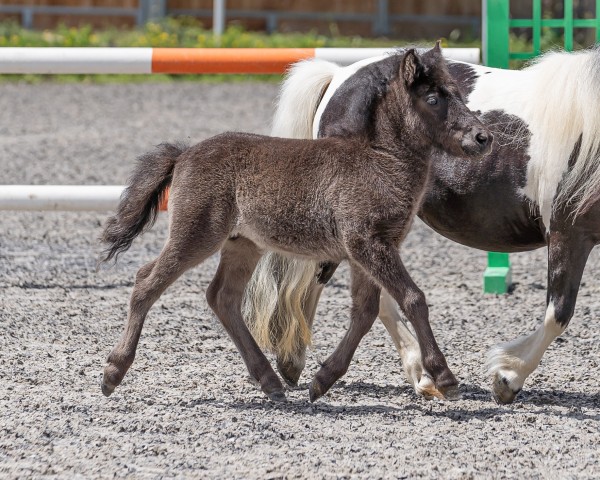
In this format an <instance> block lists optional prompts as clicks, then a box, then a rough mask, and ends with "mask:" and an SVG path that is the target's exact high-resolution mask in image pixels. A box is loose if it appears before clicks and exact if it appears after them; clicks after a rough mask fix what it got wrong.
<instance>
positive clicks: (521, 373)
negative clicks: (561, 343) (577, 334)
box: [487, 302, 566, 403]
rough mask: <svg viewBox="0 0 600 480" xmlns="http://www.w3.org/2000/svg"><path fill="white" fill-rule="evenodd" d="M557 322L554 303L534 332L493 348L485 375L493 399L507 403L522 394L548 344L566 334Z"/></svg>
mask: <svg viewBox="0 0 600 480" xmlns="http://www.w3.org/2000/svg"><path fill="white" fill-rule="evenodd" d="M565 328H566V325H561V324H560V323H558V321H557V319H556V314H555V310H554V304H553V303H552V302H550V303H549V304H548V307H547V308H546V318H544V323H543V324H542V325H540V326H539V327H538V328H537V329H536V330H535V331H534V332H533V333H531V334H530V335H526V336H523V337H520V338H517V339H516V340H513V341H511V342H506V343H503V344H500V345H496V346H495V347H493V348H492V349H491V350H490V352H489V354H488V361H487V364H488V373H489V374H490V375H492V377H493V385H492V388H493V394H494V398H495V399H496V400H497V401H498V402H500V403H510V402H511V401H512V400H513V399H514V397H515V396H516V395H517V394H518V393H519V392H520V391H521V389H522V388H523V384H524V383H525V379H526V378H527V377H528V376H529V375H530V374H531V373H532V372H533V371H534V370H535V369H536V368H537V366H538V365H539V363H540V361H541V359H542V357H543V355H544V352H545V351H546V350H547V348H548V347H549V346H550V344H551V343H552V342H553V341H554V339H556V337H558V336H559V335H560V334H561V333H563V332H564V331H565Z"/></svg>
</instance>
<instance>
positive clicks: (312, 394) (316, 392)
mask: <svg viewBox="0 0 600 480" xmlns="http://www.w3.org/2000/svg"><path fill="white" fill-rule="evenodd" d="M325 393H326V391H324V390H323V387H322V386H321V384H320V383H319V382H318V381H317V379H316V378H315V379H314V380H313V381H312V382H311V384H310V386H309V387H308V396H309V398H310V403H314V402H315V401H317V400H318V399H319V398H321V397H322V396H323V395H325Z"/></svg>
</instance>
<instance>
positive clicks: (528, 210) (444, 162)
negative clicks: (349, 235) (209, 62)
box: [244, 49, 600, 403]
mask: <svg viewBox="0 0 600 480" xmlns="http://www.w3.org/2000/svg"><path fill="white" fill-rule="evenodd" d="M391 65H392V60H391V58H390V57H387V58H386V57H383V58H376V59H369V60H366V61H362V62H359V63H357V64H354V65H351V66H349V67H345V68H342V67H339V66H337V65H335V64H332V63H330V62H325V61H323V60H309V61H305V62H301V63H299V64H296V65H295V66H294V67H293V68H292V70H291V72H290V74H289V75H288V77H287V79H286V81H285V82H284V84H283V87H282V90H281V96H280V100H279V105H278V110H277V112H276V115H275V118H274V124H273V130H272V133H273V135H278V136H284V137H295V138H311V137H315V138H316V137H327V136H329V135H333V136H336V137H340V136H344V135H349V136H350V135H352V134H353V132H354V131H356V130H362V129H364V128H366V125H367V124H368V123H369V122H371V119H370V117H369V114H368V111H367V109H365V108H364V104H365V101H366V99H368V98H370V96H371V95H373V92H374V91H376V90H377V89H378V84H379V83H380V82H382V81H383V80H384V79H385V78H386V76H387V75H388V74H389V71H390V68H391ZM448 68H449V71H450V74H451V75H452V76H453V77H454V79H455V81H456V83H457V85H458V87H459V89H460V91H461V94H462V95H463V97H464V98H465V99H466V101H467V106H468V107H469V108H470V109H472V110H476V111H478V113H479V114H480V118H481V120H482V121H483V123H484V125H486V126H487V127H488V128H489V130H490V131H491V132H492V133H493V134H494V137H495V141H494V144H493V148H492V153H491V154H490V155H488V156H486V157H485V158H484V159H483V160H482V161H481V162H465V159H464V158H462V156H460V155H458V156H456V155H454V154H452V153H447V152H441V151H439V150H434V151H432V155H433V158H432V159H431V160H432V167H431V168H432V172H431V176H430V182H429V185H428V188H427V192H426V193H425V196H424V199H423V202H422V204H421V207H420V210H419V212H418V216H419V217H420V218H421V219H422V220H423V221H424V222H425V223H426V224H427V225H429V226H430V227H431V228H433V229H434V230H435V231H437V232H438V233H440V234H441V235H443V236H445V237H447V238H449V239H451V240H454V241H456V242H458V243H461V244H463V245H466V246H469V247H473V248H478V249H482V250H487V251H501V252H521V251H527V250H533V249H536V248H540V247H543V246H547V247H548V291H547V308H546V312H545V314H544V316H543V322H542V324H541V325H540V326H539V328H538V329H537V330H535V331H534V332H533V333H531V334H530V335H527V336H525V337H522V338H518V339H516V340H514V341H511V342H508V343H505V344H502V345H498V346H495V347H494V348H492V350H491V351H490V353H489V357H488V371H489V373H490V375H491V376H492V378H493V383H492V389H493V395H494V398H495V399H496V400H497V401H498V402H502V403H509V402H512V401H513V400H514V398H515V396H516V395H517V394H518V393H519V391H520V390H521V388H522V387H523V384H524V382H525V379H526V378H527V376H528V375H529V374H531V373H532V372H533V371H534V370H535V368H536V367H537V365H538V364H539V362H540V360H541V358H542V356H543V354H544V352H545V350H546V349H547V348H548V346H549V345H550V343H551V342H552V341H553V340H554V339H555V338H556V337H557V336H558V335H560V334H561V333H562V332H563V331H564V330H565V328H566V327H567V325H568V323H569V321H570V319H571V317H572V316H573V311H574V308H575V300H576V298H577V291H578V289H579V284H580V281H581V276H582V273H583V270H584V267H585V264H586V261H587V258H588V255H589V253H590V251H591V250H592V248H593V247H594V246H595V245H597V244H598V243H599V242H600V50H599V49H592V50H587V51H582V52H578V53H549V54H547V55H545V56H543V57H541V58H539V59H538V60H537V61H536V62H535V63H533V64H532V65H531V66H529V67H527V68H525V69H523V70H520V71H510V70H499V69H493V68H488V67H484V66H477V65H469V64H465V63H460V62H455V61H450V62H449V63H448ZM466 226H468V228H465V227H466ZM334 270H335V265H332V264H319V263H317V262H314V261H306V260H303V261H299V260H295V261H293V262H292V261H289V260H287V259H286V258H282V257H279V256H278V255H276V254H269V255H267V256H265V257H264V258H263V259H262V260H261V262H260V264H259V265H258V267H257V269H256V271H255V274H254V276H253V278H252V279H251V281H250V283H249V286H248V290H247V293H246V296H245V301H244V311H245V316H246V318H247V319H248V322H249V323H250V324H251V325H255V327H254V331H255V336H256V338H257V339H259V343H261V345H262V346H263V347H264V348H267V349H270V350H272V351H274V352H275V353H276V354H277V364H278V367H279V370H280V371H281V373H282V374H283V376H284V377H285V378H286V380H287V381H288V382H289V383H291V384H295V383H296V382H297V381H298V378H299V376H300V373H301V371H302V369H303V368H304V361H305V349H306V345H307V343H306V342H305V341H304V339H305V338H307V336H306V335H304V336H300V335H294V334H293V332H298V331H301V330H302V331H304V330H309V329H310V328H311V326H312V320H313V317H314V312H315V309H316V303H317V301H318V299H319V295H320V293H321V290H322V288H323V284H324V283H325V282H326V281H327V279H328V278H329V277H330V276H331V274H332V273H333V271H334ZM273 292H275V293H273ZM379 317H380V318H381V320H382V322H383V323H384V325H385V327H386V328H387V330H388V332H389V333H390V335H391V337H392V339H393V341H394V343H395V345H396V347H397V350H398V351H399V353H400V356H401V357H402V360H403V367H404V370H405V374H406V376H407V378H408V380H409V382H410V383H411V384H412V385H413V386H414V388H415V390H416V392H417V393H419V394H423V395H430V394H431V393H432V391H433V392H434V395H435V396H443V393H442V392H435V388H434V385H433V384H432V381H431V375H430V372H428V368H427V366H426V365H424V364H423V363H422V362H421V358H422V355H421V352H420V351H419V342H417V341H416V340H415V337H414V336H413V334H412V333H411V331H410V330H409V329H408V328H407V327H406V325H405V324H404V322H403V320H402V318H401V317H400V315H399V312H398V309H397V307H396V305H395V304H394V302H392V301H391V299H390V297H389V296H388V294H387V293H386V292H385V291H383V292H382V295H381V302H380V310H379ZM268 331H271V332H273V331H274V332H292V334H290V333H288V334H285V335H280V336H278V337H277V338H275V339H273V338H269V337H267V336H266V335H265V332H268Z"/></svg>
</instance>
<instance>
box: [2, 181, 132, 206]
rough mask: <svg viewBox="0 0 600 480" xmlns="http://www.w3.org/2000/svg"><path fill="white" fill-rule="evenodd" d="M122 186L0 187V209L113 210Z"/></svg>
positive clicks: (122, 188) (117, 202)
mask: <svg viewBox="0 0 600 480" xmlns="http://www.w3.org/2000/svg"><path fill="white" fill-rule="evenodd" d="M124 188H125V187H124V186H122V185H0V210H19V211H27V210H42V211H61V212H65V211H66V212H69V211H70V212H86V211H97V212H106V211H114V210H116V208H117V205H118V204H119V198H120V197H121V193H123V190H124Z"/></svg>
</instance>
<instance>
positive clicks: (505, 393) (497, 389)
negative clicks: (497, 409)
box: [492, 373, 521, 405]
mask: <svg viewBox="0 0 600 480" xmlns="http://www.w3.org/2000/svg"><path fill="white" fill-rule="evenodd" d="M520 391H521V389H520V388H517V389H514V390H513V389H512V388H511V386H510V382H509V381H508V379H507V378H506V377H504V376H503V375H501V374H500V373H496V374H495V375H494V377H493V380H492V397H493V399H494V401H495V402H496V403H499V404H503V405H507V404H509V403H512V402H514V400H515V398H517V395H518V394H519V392H520Z"/></svg>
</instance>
